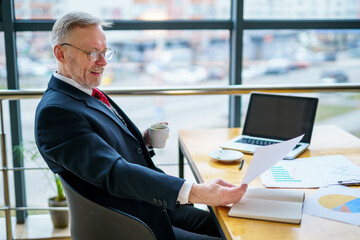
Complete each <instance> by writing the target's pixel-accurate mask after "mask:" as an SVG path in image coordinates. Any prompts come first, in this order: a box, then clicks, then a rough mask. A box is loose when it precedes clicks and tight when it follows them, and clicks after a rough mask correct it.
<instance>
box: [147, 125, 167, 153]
mask: <svg viewBox="0 0 360 240" xmlns="http://www.w3.org/2000/svg"><path fill="white" fill-rule="evenodd" d="M149 134H150V139H151V145H152V146H153V147H154V148H164V147H165V144H166V141H167V139H168V138H169V126H168V125H165V124H153V125H151V126H150V128H149Z"/></svg>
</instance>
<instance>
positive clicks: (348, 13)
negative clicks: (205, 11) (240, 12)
mask: <svg viewBox="0 0 360 240" xmlns="http://www.w3.org/2000/svg"><path fill="white" fill-rule="evenodd" d="M359 5H360V2H359V0H245V4H244V18H245V19H283V20H289V19H358V18H359V17H360V15H359Z"/></svg>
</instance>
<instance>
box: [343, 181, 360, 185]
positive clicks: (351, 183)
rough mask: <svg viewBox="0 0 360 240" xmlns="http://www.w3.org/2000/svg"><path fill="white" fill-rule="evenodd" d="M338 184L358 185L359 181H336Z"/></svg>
mask: <svg viewBox="0 0 360 240" xmlns="http://www.w3.org/2000/svg"><path fill="white" fill-rule="evenodd" d="M338 184H340V185H344V186H360V181H354V182H350V181H338Z"/></svg>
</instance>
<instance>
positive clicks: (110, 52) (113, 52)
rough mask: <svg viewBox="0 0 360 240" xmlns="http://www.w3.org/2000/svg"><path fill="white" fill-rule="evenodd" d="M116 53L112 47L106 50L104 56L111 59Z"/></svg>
mask: <svg viewBox="0 0 360 240" xmlns="http://www.w3.org/2000/svg"><path fill="white" fill-rule="evenodd" d="M114 55H115V51H114V50H112V49H108V50H107V51H106V52H105V55H104V58H105V60H111V59H112V58H113V57H114Z"/></svg>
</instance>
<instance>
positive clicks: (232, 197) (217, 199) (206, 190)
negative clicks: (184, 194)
mask: <svg viewBox="0 0 360 240" xmlns="http://www.w3.org/2000/svg"><path fill="white" fill-rule="evenodd" d="M247 187H248V186H247V184H243V185H241V186H236V185H234V184H231V183H228V182H225V181H224V180H221V179H215V180H211V181H208V182H206V183H202V184H194V185H193V186H192V188H191V191H190V195H189V202H191V203H201V204H206V205H209V206H226V205H228V204H230V203H235V202H239V201H240V199H241V198H242V197H243V196H244V194H245V192H246V189H247Z"/></svg>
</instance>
